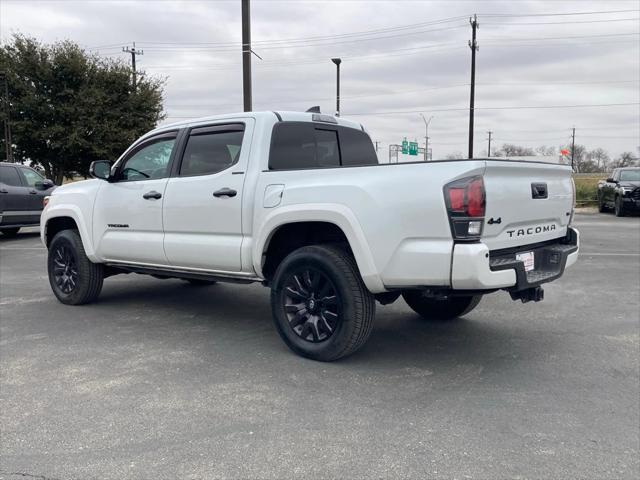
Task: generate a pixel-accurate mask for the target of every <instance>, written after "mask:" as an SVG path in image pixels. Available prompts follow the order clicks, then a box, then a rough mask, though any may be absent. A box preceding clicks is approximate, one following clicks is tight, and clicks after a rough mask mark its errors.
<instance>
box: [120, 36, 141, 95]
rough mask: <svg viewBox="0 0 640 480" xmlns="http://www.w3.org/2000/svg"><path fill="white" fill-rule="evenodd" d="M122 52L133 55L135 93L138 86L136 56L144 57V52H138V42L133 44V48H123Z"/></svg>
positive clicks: (132, 68) (132, 67) (132, 66)
mask: <svg viewBox="0 0 640 480" xmlns="http://www.w3.org/2000/svg"><path fill="white" fill-rule="evenodd" d="M122 51H123V52H124V53H130V54H131V70H132V71H133V91H134V92H135V91H136V84H137V78H136V55H144V51H143V50H136V42H133V48H129V47H122Z"/></svg>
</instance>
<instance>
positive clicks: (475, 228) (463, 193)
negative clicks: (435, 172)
mask: <svg viewBox="0 0 640 480" xmlns="http://www.w3.org/2000/svg"><path fill="white" fill-rule="evenodd" d="M444 196H445V203H446V205H447V213H448V214H449V221H450V224H451V233H452V234H453V237H454V238H455V239H457V240H471V241H473V240H477V239H478V238H480V235H481V234H482V226H483V224H484V213H485V190H484V181H483V180H482V177H480V176H477V177H468V178H462V179H460V180H455V181H453V182H451V183H449V184H447V185H445V187H444Z"/></svg>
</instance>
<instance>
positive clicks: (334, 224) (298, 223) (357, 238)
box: [253, 204, 386, 293]
mask: <svg viewBox="0 0 640 480" xmlns="http://www.w3.org/2000/svg"><path fill="white" fill-rule="evenodd" d="M305 229H309V230H307V233H309V232H311V233H310V235H306V236H305V237H304V238H301V239H299V241H298V242H291V243H290V246H291V249H290V250H288V252H287V254H288V253H289V252H290V251H292V249H295V248H299V247H302V246H306V245H311V244H316V243H314V242H309V240H315V239H318V238H319V239H320V242H319V243H336V241H337V243H340V242H341V241H342V242H344V243H346V246H347V247H348V249H349V250H350V252H351V253H352V255H353V257H354V259H355V261H356V264H357V266H358V270H359V271H360V275H361V277H362V280H363V282H364V284H365V285H366V286H367V288H368V289H369V291H371V292H372V293H380V292H384V291H386V290H385V288H384V285H383V283H382V280H381V278H380V276H379V275H378V273H377V270H376V267H375V264H374V260H373V257H372V255H371V250H370V248H369V245H368V243H367V240H366V238H365V236H364V233H363V231H362V228H361V227H360V225H359V223H358V221H357V219H356V218H355V215H354V214H353V213H352V212H351V211H350V210H348V209H347V208H346V207H344V206H342V205H318V204H306V205H297V206H290V207H281V208H278V209H277V210H275V211H273V212H272V213H270V214H269V215H268V216H267V217H266V218H265V219H264V222H263V223H262V226H261V227H260V228H259V229H257V231H258V241H257V244H256V246H255V248H254V250H253V265H254V269H255V271H256V273H257V274H258V275H259V276H261V277H263V278H265V279H268V276H269V275H270V274H272V273H273V271H274V270H275V267H277V265H278V264H279V261H281V260H282V259H283V258H284V256H286V255H284V252H283V251H279V252H277V251H276V252H277V255H276V259H275V261H274V260H273V258H271V259H270V258H269V255H270V254H273V253H274V250H273V249H272V247H273V246H274V245H275V243H274V241H275V242H279V241H280V238H281V235H283V233H282V232H287V231H298V232H299V231H301V230H302V231H304V230H305ZM320 230H323V233H322V235H320V236H319V237H318V236H315V235H316V234H317V233H318V232H319V231H320ZM279 232H280V233H279ZM294 247H295V248H294ZM279 257H282V258H279ZM265 267H266V269H265Z"/></svg>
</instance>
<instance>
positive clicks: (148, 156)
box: [41, 112, 578, 361]
mask: <svg viewBox="0 0 640 480" xmlns="http://www.w3.org/2000/svg"><path fill="white" fill-rule="evenodd" d="M91 174H92V176H93V177H95V179H94V180H88V181H84V182H78V183H73V184H69V185H65V186H63V187H60V188H58V189H57V190H55V191H54V192H53V194H52V195H51V197H50V198H49V200H48V205H47V206H46V208H45V209H44V211H43V213H42V219H41V225H42V227H43V228H42V233H41V235H42V241H43V243H44V244H45V245H46V246H47V247H48V250H49V256H48V272H49V280H50V283H51V288H52V289H53V292H54V294H55V295H56V297H57V298H58V299H59V300H60V301H61V302H63V303H65V304H70V305H78V304H82V303H87V302H90V301H93V300H95V299H96V298H97V297H98V295H99V294H100V291H101V289H102V284H103V279H104V278H106V277H109V276H111V275H115V274H119V273H130V272H135V273H142V274H149V275H153V276H155V277H160V278H179V279H183V280H187V281H189V282H191V283H193V284H200V285H202V284H213V283H215V282H218V281H231V282H246V283H248V282H262V283H263V284H264V285H266V286H269V287H270V288H271V305H272V315H273V319H274V322H275V325H276V328H277V330H278V332H279V334H280V336H281V337H282V339H283V340H284V341H285V343H286V344H287V345H288V346H289V347H290V348H291V349H292V350H293V351H295V352H296V353H298V354H300V355H303V356H306V357H309V358H313V359H316V360H323V361H329V360H335V359H338V358H340V357H343V356H345V355H348V354H350V353H353V352H354V351H356V350H357V349H358V348H360V347H361V346H362V345H363V344H364V343H365V342H366V340H367V338H368V337H369V334H370V333H371V329H372V325H373V320H374V315H375V302H376V301H379V302H380V303H382V304H387V303H390V302H393V301H395V300H396V299H397V298H398V297H399V296H400V295H402V296H403V297H404V299H405V301H406V302H407V304H408V305H409V306H410V307H411V308H412V309H413V310H415V311H416V312H417V313H418V314H420V315H421V316H423V317H424V318H426V319H434V320H446V319H451V318H455V317H458V316H461V315H464V314H465V313H468V312H469V311H470V310H471V309H473V308H474V307H475V306H476V305H477V304H478V302H479V301H480V299H481V297H482V295H484V294H487V293H491V292H494V291H497V290H506V291H508V292H509V293H510V294H511V297H512V298H513V299H514V300H516V299H520V300H522V301H523V302H524V301H529V300H535V301H538V300H541V299H542V296H543V292H542V288H541V287H540V285H541V284H542V283H544V282H549V281H552V280H554V279H556V278H558V277H560V276H561V275H562V273H563V272H564V269H565V268H566V267H568V266H570V265H571V264H573V263H574V262H575V261H576V259H577V256H578V232H577V230H575V229H573V228H571V227H570V223H571V219H572V216H573V204H574V186H573V181H572V178H571V169H570V168H568V167H565V166H561V165H553V164H547V163H535V162H518V161H508V160H495V159H491V160H484V159H472V160H444V161H432V162H427V163H425V162H416V163H403V164H378V160H377V158H376V153H375V151H374V148H373V146H372V142H371V139H370V138H369V136H368V134H367V133H366V132H365V130H364V128H363V127H362V125H360V124H358V123H355V122H352V121H349V120H345V119H343V118H335V117H333V116H329V115H322V114H319V113H307V112H305V113H301V112H250V113H240V114H234V115H225V116H215V117H208V118H203V119H198V120H193V121H188V122H183V123H176V124H172V125H166V126H163V127H161V128H158V129H156V130H153V131H152V132H149V133H148V134H146V135H144V136H143V137H142V138H140V139H139V140H137V141H136V142H135V143H134V144H133V145H132V146H131V147H130V148H129V149H128V150H127V151H126V152H124V154H123V155H122V156H121V157H120V158H119V159H118V161H117V162H115V163H114V164H113V165H112V164H111V163H109V162H106V161H105V162H94V163H93V164H92V166H91Z"/></svg>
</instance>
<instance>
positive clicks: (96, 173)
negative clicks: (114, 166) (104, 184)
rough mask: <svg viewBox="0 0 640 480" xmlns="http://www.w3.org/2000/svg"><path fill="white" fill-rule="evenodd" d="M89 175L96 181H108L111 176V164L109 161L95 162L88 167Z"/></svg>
mask: <svg viewBox="0 0 640 480" xmlns="http://www.w3.org/2000/svg"><path fill="white" fill-rule="evenodd" d="M89 175H91V176H92V177H93V178H97V179H98V180H107V181H108V180H109V177H110V176H111V162H110V161H109V160H96V161H95V162H91V165H90V166H89Z"/></svg>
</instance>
